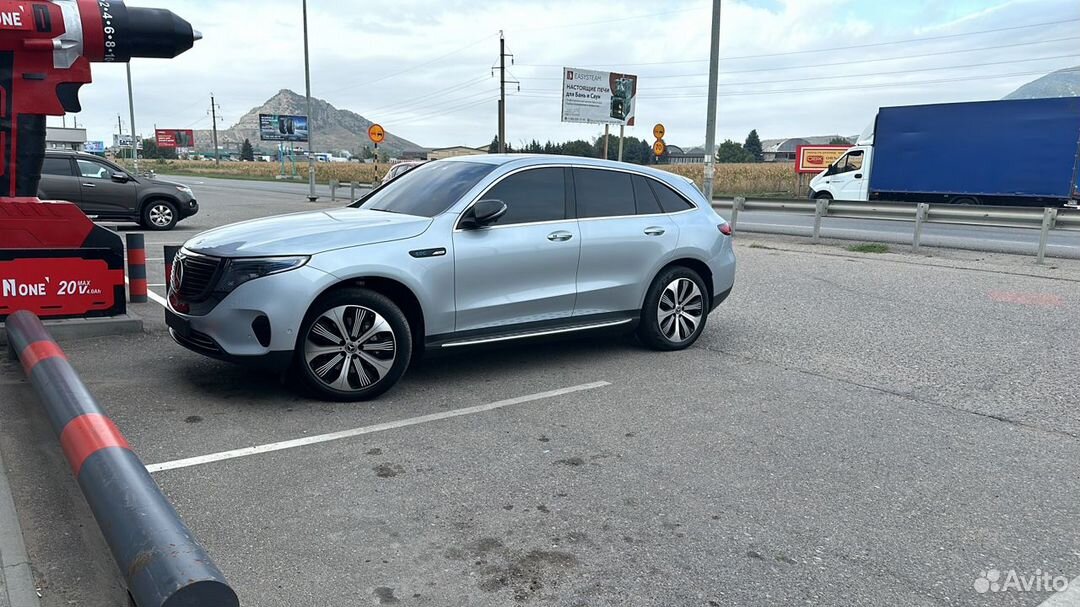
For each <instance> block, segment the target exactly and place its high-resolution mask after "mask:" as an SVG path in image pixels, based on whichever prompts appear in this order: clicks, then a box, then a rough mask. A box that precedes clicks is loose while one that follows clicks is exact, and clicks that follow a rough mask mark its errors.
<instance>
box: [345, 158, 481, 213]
mask: <svg viewBox="0 0 1080 607" xmlns="http://www.w3.org/2000/svg"><path fill="white" fill-rule="evenodd" d="M495 166H496V165H494V164H488V163H486V162H429V163H427V164H422V165H420V166H418V167H416V168H415V169H412V170H410V171H407V172H406V173H405V174H403V175H401V176H400V177H398V178H397V179H394V180H393V181H390V182H389V183H387V184H386V185H384V186H383V187H381V188H379V189H377V190H375V191H374V192H372V193H370V194H368V195H367V196H365V197H364V198H361V199H360V200H358V201H356V202H355V203H354V204H352V205H351V206H354V207H360V208H361V209H372V210H375V211H387V212H390V213H402V214H405V215H419V216H420V217H434V216H436V215H438V214H439V213H442V212H443V211H445V210H446V209H448V208H450V205H452V204H454V203H455V202H457V200H458V199H459V198H461V196H462V195H464V194H465V192H468V191H469V190H470V189H472V187H473V186H475V185H476V184H477V183H479V182H480V180H481V179H483V178H484V177H486V176H487V175H488V173H491V172H492V171H493V170H495Z"/></svg>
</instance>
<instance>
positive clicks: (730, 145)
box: [716, 139, 757, 163]
mask: <svg viewBox="0 0 1080 607" xmlns="http://www.w3.org/2000/svg"><path fill="white" fill-rule="evenodd" d="M716 161H717V162H724V163H734V162H756V161H757V160H756V159H755V158H754V155H753V154H752V153H751V152H750V150H747V149H746V148H745V147H743V146H741V145H739V144H738V143H735V142H734V141H732V140H730V139H727V140H725V141H724V143H721V144H720V148H719V149H717V150H716Z"/></svg>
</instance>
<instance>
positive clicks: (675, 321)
mask: <svg viewBox="0 0 1080 607" xmlns="http://www.w3.org/2000/svg"><path fill="white" fill-rule="evenodd" d="M704 303H705V299H704V298H703V297H702V296H701V289H699V288H698V286H697V283H695V282H694V281H692V280H690V279H689V278H676V279H675V280H673V281H671V282H670V283H668V285H667V286H666V287H664V291H663V293H661V295H660V302H659V304H657V313H656V320H657V322H658V323H659V324H660V332H661V333H663V334H664V337H666V338H667V339H668V340H670V341H672V342H674V343H679V342H683V341H686V340H687V339H690V337H691V336H693V335H694V333H695V332H696V331H697V328H698V325H700V324H701V320H702V318H703V317H704V313H705V308H704Z"/></svg>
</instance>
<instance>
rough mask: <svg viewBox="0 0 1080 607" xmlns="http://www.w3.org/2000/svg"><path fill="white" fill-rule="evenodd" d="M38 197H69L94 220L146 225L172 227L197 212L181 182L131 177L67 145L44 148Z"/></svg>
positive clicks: (193, 198) (51, 198)
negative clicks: (55, 148)
mask: <svg viewBox="0 0 1080 607" xmlns="http://www.w3.org/2000/svg"><path fill="white" fill-rule="evenodd" d="M38 197H39V198H41V199H42V200H67V201H68V202H73V203H75V204H76V205H78V207H79V208H80V209H82V210H83V212H84V213H86V214H87V215H89V216H90V217H92V218H94V219H95V220H97V221H134V222H136V223H140V224H142V225H143V226H144V227H145V228H146V229H148V230H171V229H172V228H173V226H175V225H176V222H178V221H180V220H181V219H184V218H185V217H190V216H192V215H194V214H195V213H198V212H199V203H198V202H197V201H196V200H195V195H194V194H193V193H192V192H191V188H189V187H187V186H186V185H183V184H180V183H173V182H171V181H163V180H161V179H151V178H148V177H135V176H133V175H132V174H131V173H128V172H127V171H125V170H124V169H122V168H120V167H118V166H117V165H115V164H113V163H111V162H109V161H108V160H105V159H103V158H100V157H98V156H94V155H93V154H84V153H81V152H72V151H67V150H46V151H45V161H44V163H43V164H42V167H41V184H40V185H39V186H38Z"/></svg>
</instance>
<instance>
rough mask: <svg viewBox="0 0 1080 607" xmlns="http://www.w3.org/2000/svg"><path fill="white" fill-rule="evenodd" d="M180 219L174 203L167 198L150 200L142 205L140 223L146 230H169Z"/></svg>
mask: <svg viewBox="0 0 1080 607" xmlns="http://www.w3.org/2000/svg"><path fill="white" fill-rule="evenodd" d="M178 221H180V215H179V213H177V211H176V205H175V204H173V203H171V202H169V201H168V200H151V201H150V202H148V203H146V205H144V206H143V210H142V221H140V222H139V223H141V224H142V226H143V227H144V228H146V229H147V230H157V231H164V230H171V229H173V228H174V227H176V222H178Z"/></svg>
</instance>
